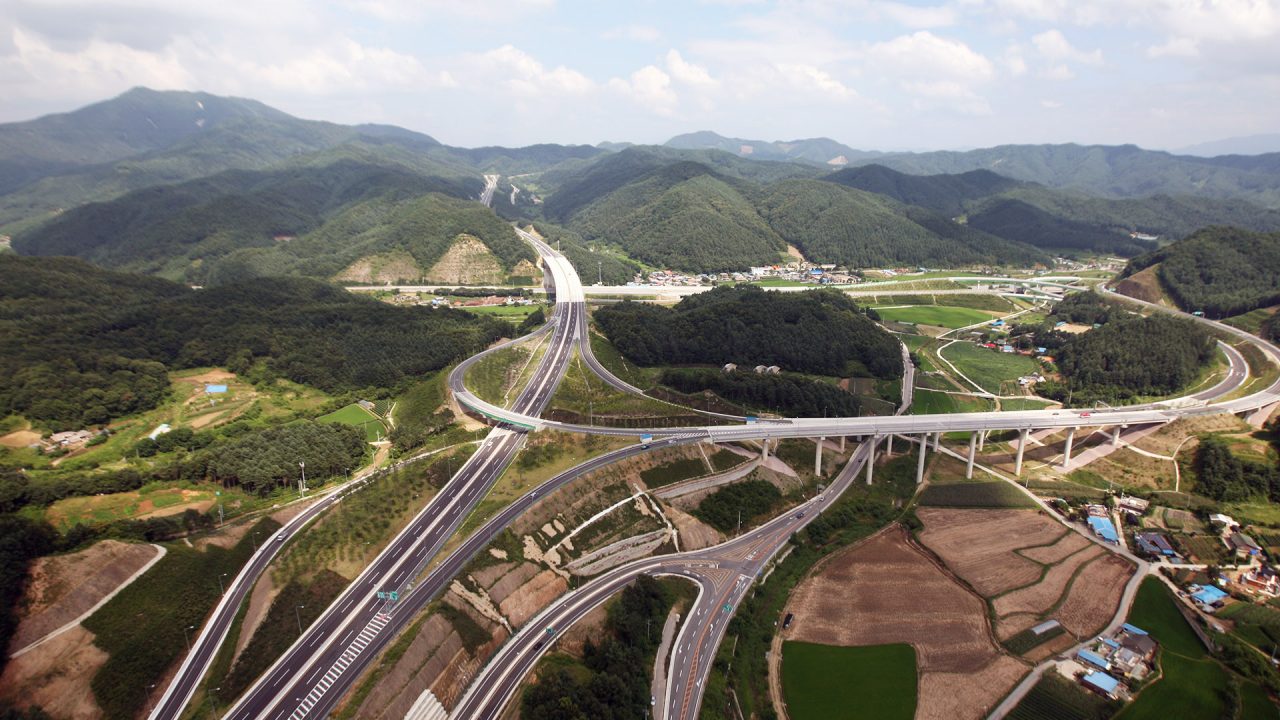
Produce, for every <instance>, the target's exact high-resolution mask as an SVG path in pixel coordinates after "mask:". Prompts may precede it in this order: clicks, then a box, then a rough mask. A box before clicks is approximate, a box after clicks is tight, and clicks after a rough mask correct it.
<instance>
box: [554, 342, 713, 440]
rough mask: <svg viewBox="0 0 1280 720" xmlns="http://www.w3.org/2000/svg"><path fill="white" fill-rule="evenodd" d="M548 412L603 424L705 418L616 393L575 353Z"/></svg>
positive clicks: (653, 400) (648, 399)
mask: <svg viewBox="0 0 1280 720" xmlns="http://www.w3.org/2000/svg"><path fill="white" fill-rule="evenodd" d="M550 409H551V411H552V412H555V411H559V412H561V413H565V414H566V416H565V418H566V419H570V420H572V419H580V420H583V421H591V422H593V423H596V424H606V425H607V424H611V423H610V421H611V420H612V419H614V418H645V419H646V420H650V419H651V420H653V421H655V422H657V423H659V424H668V423H666V420H665V418H668V417H687V418H690V419H697V420H702V419H703V418H704V416H702V415H697V414H696V413H691V412H689V411H687V410H683V409H681V408H679V407H676V406H675V405H672V404H670V403H665V402H662V401H661V400H656V399H654V398H651V397H647V396H644V395H636V394H633V393H626V392H622V391H620V390H615V389H614V388H612V387H611V386H609V385H608V384H607V383H605V381H604V380H602V379H600V378H599V377H596V375H595V373H593V372H591V369H590V368H589V367H588V366H587V364H586V363H585V362H583V361H582V358H581V356H580V355H579V354H578V352H577V351H574V355H573V359H572V360H570V362H569V366H568V368H567V369H566V370H565V374H564V379H563V380H562V381H561V382H560V387H558V388H556V394H555V395H554V396H552V398H551V404H550Z"/></svg>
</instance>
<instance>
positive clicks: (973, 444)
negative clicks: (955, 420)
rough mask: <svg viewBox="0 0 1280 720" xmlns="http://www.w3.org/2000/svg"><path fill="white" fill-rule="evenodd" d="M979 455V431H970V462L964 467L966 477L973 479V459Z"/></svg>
mask: <svg viewBox="0 0 1280 720" xmlns="http://www.w3.org/2000/svg"><path fill="white" fill-rule="evenodd" d="M977 456H978V433H976V432H975V433H969V462H968V464H967V465H966V466H965V469H964V479H965V480H972V479H973V460H974V458H976V457H977Z"/></svg>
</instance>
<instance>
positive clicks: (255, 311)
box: [0, 255, 507, 430]
mask: <svg viewBox="0 0 1280 720" xmlns="http://www.w3.org/2000/svg"><path fill="white" fill-rule="evenodd" d="M505 332H507V328H506V326H505V325H504V324H503V323H501V322H500V321H496V320H493V319H491V318H484V317H479V316H476V315H472V314H469V313H465V312H461V311H453V310H445V309H440V310H425V309H420V308H398V307H392V306H390V305H387V304H385V303H379V302H377V301H374V300H372V299H369V298H362V297H357V296H354V295H352V294H351V293H348V292H346V291H344V290H341V289H338V288H335V287H333V286H330V285H326V284H323V283H320V282H317V281H313V280H304V279H300V278H291V279H277V280H272V281H270V282H252V283H246V284H240V285H231V286H224V287H219V288H214V289H210V290H203V291H192V290H189V289H187V288H184V287H182V286H180V285H176V284H174V283H168V282H165V281H160V280H155V279H150V278H141V277H139V276H132V275H127V274H122V273H114V272H109V271H105V270H100V269H97V268H94V267H92V266H90V265H88V264H85V263H83V262H80V261H77V260H72V259H69V258H26V257H19V256H14V255H5V256H0V413H3V414H20V415H24V416H26V417H27V418H29V419H30V420H32V421H34V422H36V423H38V424H41V425H44V426H46V427H49V428H52V429H55V430H56V429H70V428H76V427H83V426H87V425H96V424H102V423H105V422H107V421H109V420H111V419H113V418H116V417H120V416H123V415H128V414H131V413H135V412H139V411H142V410H147V409H150V408H153V407H156V406H157V405H158V404H159V403H160V402H161V401H162V400H163V399H164V398H165V397H166V395H167V393H168V389H169V383H168V377H167V374H166V373H167V371H168V370H173V369H179V368H192V367H204V366H214V365H222V366H227V367H228V368H229V369H231V370H232V371H233V372H237V373H242V372H247V371H249V370H250V369H253V368H255V367H257V368H260V369H261V370H262V371H263V372H262V373H260V375H261V377H262V379H267V380H269V379H271V377H284V378H288V379H290V380H293V381H295V382H299V383H303V384H307V385H312V386H315V387H318V388H321V389H323V390H326V391H329V392H335V393H341V392H351V391H357V390H367V389H372V388H396V387H400V386H403V385H404V384H406V383H408V382H409V381H411V380H413V379H414V378H417V377H419V376H422V375H425V374H427V373H430V372H432V371H435V370H438V369H440V368H442V367H444V366H446V365H448V364H449V363H451V362H454V361H456V360H457V359H459V358H462V357H466V356H468V355H470V354H472V353H474V352H476V351H478V350H479V349H481V348H483V347H484V346H485V345H487V344H489V343H490V342H492V341H493V340H495V339H497V338H499V337H501V336H502V335H503V334H504V333H505Z"/></svg>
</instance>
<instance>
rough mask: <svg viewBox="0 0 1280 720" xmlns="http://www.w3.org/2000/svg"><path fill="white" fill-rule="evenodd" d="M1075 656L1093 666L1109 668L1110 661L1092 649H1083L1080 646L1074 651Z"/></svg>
mask: <svg viewBox="0 0 1280 720" xmlns="http://www.w3.org/2000/svg"><path fill="white" fill-rule="evenodd" d="M1076 657H1077V658H1079V659H1080V660H1081V661H1083V662H1086V663H1088V664H1090V665H1092V666H1094V667H1098V668H1102V669H1103V670H1110V669H1111V661H1110V660H1107V659H1106V658H1104V657H1102V656H1101V655H1099V654H1098V653H1096V652H1093V651H1092V650H1085V649H1083V648H1081V649H1080V650H1077V651H1076Z"/></svg>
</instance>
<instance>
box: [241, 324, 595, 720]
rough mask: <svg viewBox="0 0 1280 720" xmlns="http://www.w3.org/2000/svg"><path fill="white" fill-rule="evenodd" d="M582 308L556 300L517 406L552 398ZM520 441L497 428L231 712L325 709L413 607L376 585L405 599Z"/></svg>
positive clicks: (535, 405)
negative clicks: (381, 594)
mask: <svg viewBox="0 0 1280 720" xmlns="http://www.w3.org/2000/svg"><path fill="white" fill-rule="evenodd" d="M583 311H584V310H583V307H582V305H581V304H580V303H571V302H564V303H557V305H556V309H555V311H554V313H553V321H552V322H553V324H552V329H551V331H552V332H553V338H552V345H551V347H550V348H549V349H548V351H547V353H546V354H545V355H544V357H543V359H542V362H541V363H540V365H539V367H538V369H537V370H536V371H535V373H534V376H533V379H532V380H531V381H530V382H529V384H528V385H527V386H526V387H525V388H524V389H523V390H522V392H521V394H520V396H519V397H518V399H517V400H516V402H515V403H514V405H513V410H514V411H516V412H520V413H533V414H536V413H539V412H541V410H542V408H543V407H545V406H546V404H547V403H548V402H549V401H550V399H551V397H552V395H554V393H555V390H556V388H557V387H558V386H559V382H560V379H561V378H562V377H563V374H564V369H565V366H566V365H567V363H568V360H569V358H570V357H571V356H572V349H573V347H574V342H575V334H574V333H573V331H572V329H573V328H574V327H575V326H576V325H577V323H578V322H579V319H578V317H577V316H578V313H580V312H583ZM460 374H461V373H457V372H455V373H454V375H455V376H457V375H460ZM451 380H452V378H451ZM523 442H524V434H523V432H521V431H518V430H517V431H512V430H508V429H503V428H499V429H495V430H494V431H492V432H491V433H490V435H489V437H488V438H487V439H486V441H485V442H484V443H483V444H482V445H481V447H480V448H479V449H478V450H477V451H476V453H475V454H474V455H473V456H472V457H471V458H470V459H469V460H468V461H467V463H466V464H464V465H463V467H462V469H461V470H460V471H459V472H458V473H457V474H456V475H455V476H454V477H453V478H452V479H451V480H450V481H449V483H448V484H446V486H445V487H444V488H443V489H442V490H441V491H440V493H439V494H438V495H437V496H436V498H434V499H433V500H432V502H431V503H429V504H428V506H427V507H426V508H425V509H424V510H423V511H422V512H421V513H419V515H418V516H417V517H415V518H414V520H413V521H412V522H411V523H410V524H409V525H408V526H407V527H406V528H405V529H404V531H402V532H401V533H400V534H399V535H397V536H396V538H395V539H393V541H392V542H391V543H390V544H389V545H388V547H387V548H386V549H385V550H384V551H383V552H382V553H380V554H379V555H378V557H377V558H375V559H374V561H373V562H372V563H371V564H370V565H369V566H368V567H367V568H366V569H365V570H364V572H362V573H361V575H360V576H358V577H357V578H356V580H355V581H353V582H352V584H351V585H350V586H349V587H348V589H347V590H346V591H344V593H343V594H342V595H340V596H339V597H338V599H337V600H335V601H334V603H333V604H331V605H330V607H329V608H328V609H327V610H326V611H325V613H324V614H323V615H322V616H321V617H320V618H319V619H318V620H317V621H316V622H315V623H314V624H313V625H312V626H311V627H310V628H308V629H307V631H306V632H305V633H303V634H302V636H301V637H299V638H298V640H297V641H296V642H295V643H294V645H293V646H292V647H291V648H290V649H289V650H288V651H286V653H285V654H284V655H282V656H281V657H280V658H279V659H278V660H277V661H276V663H275V664H274V665H273V666H272V667H271V668H270V669H269V670H268V671H267V672H266V673H265V674H264V675H263V676H262V677H261V678H259V680H258V682H257V683H255V685H254V686H253V687H252V688H250V690H249V691H248V692H247V693H246V694H245V695H244V696H242V697H241V698H240V699H239V700H238V701H237V702H236V703H235V704H234V705H233V706H232V708H231V710H230V711H229V712H228V714H227V717H229V718H236V719H241V718H245V719H247V718H295V719H300V718H303V717H323V716H324V714H325V713H326V712H328V710H329V709H330V708H331V707H332V706H333V705H334V704H335V703H336V702H337V700H338V699H340V697H341V696H342V694H343V693H344V692H345V691H346V689H348V687H349V685H350V683H351V682H353V681H354V679H355V678H357V677H358V675H359V670H360V669H361V668H362V667H363V666H364V665H365V664H367V663H368V662H369V660H370V659H371V658H373V657H376V655H377V654H378V652H379V651H380V650H381V649H382V648H383V647H385V644H386V642H388V641H389V639H390V638H391V637H393V636H394V630H395V628H396V627H398V625H397V624H396V623H400V622H402V621H401V620H400V618H402V617H406V616H410V615H412V613H411V612H409V609H408V608H406V609H405V611H404V612H400V611H399V608H398V607H397V604H396V603H390V602H387V601H383V600H379V599H377V598H376V596H375V593H376V591H396V592H400V593H402V596H403V597H404V598H405V599H408V598H409V597H410V596H411V588H410V587H409V586H408V584H409V583H410V582H411V581H412V580H413V579H414V578H415V577H417V576H418V575H419V574H420V573H421V571H422V570H423V569H424V568H425V567H426V565H427V564H428V563H430V562H431V560H432V559H433V558H434V557H435V555H436V554H437V553H438V552H439V551H440V549H441V548H442V547H443V546H444V544H445V543H446V542H447V541H448V539H449V537H451V536H452V535H453V534H454V533H455V532H456V531H457V529H458V527H460V526H461V524H462V523H463V522H464V521H465V519H466V517H467V515H468V514H469V513H470V511H471V510H472V509H474V507H475V506H476V505H477V504H478V503H479V501H480V500H481V499H482V498H483V497H484V495H485V494H487V493H488V491H489V489H490V488H491V487H492V485H493V484H494V483H495V482H496V481H497V479H498V478H499V477H500V476H501V474H502V472H503V470H505V468H506V466H507V465H508V464H509V463H510V461H511V460H512V459H513V458H514V457H515V454H516V453H517V452H518V451H519V449H520V447H522V445H523ZM425 596H426V594H425V593H419V594H418V597H425ZM424 604H425V603H424ZM401 607H403V604H401ZM393 621H395V622H393Z"/></svg>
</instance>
